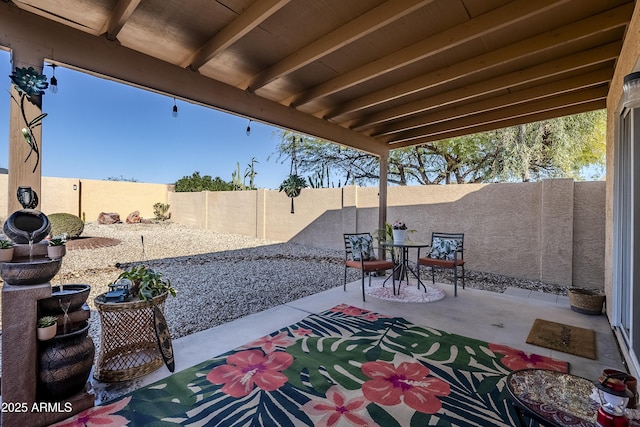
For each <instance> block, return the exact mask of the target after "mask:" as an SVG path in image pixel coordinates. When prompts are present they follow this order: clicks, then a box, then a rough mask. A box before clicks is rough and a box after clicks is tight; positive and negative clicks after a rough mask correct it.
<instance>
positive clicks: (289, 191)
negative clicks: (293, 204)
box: [278, 173, 307, 197]
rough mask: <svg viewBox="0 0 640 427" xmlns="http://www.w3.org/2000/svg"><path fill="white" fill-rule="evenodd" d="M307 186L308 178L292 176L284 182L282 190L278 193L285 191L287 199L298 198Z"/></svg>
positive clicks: (281, 186) (281, 185)
mask: <svg viewBox="0 0 640 427" xmlns="http://www.w3.org/2000/svg"><path fill="white" fill-rule="evenodd" d="M306 186H307V180H306V178H303V177H301V176H300V175H298V174H295V173H294V174H291V175H289V176H288V177H287V179H285V180H284V181H282V184H280V189H279V190H278V191H284V192H285V194H286V195H287V197H298V196H299V195H300V190H302V189H303V188H305V187H306Z"/></svg>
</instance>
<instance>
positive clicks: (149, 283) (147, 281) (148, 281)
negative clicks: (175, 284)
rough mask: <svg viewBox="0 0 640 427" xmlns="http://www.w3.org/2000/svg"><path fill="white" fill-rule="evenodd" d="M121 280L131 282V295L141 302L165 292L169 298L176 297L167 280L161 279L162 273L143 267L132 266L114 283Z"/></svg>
mask: <svg viewBox="0 0 640 427" xmlns="http://www.w3.org/2000/svg"><path fill="white" fill-rule="evenodd" d="M121 280H129V281H130V282H131V287H130V291H131V294H132V295H133V296H137V297H138V298H140V299H141V300H145V301H149V300H151V299H152V298H154V297H157V296H158V295H162V294H163V293H165V292H169V293H170V294H171V296H174V297H175V296H176V290H175V289H174V288H172V287H171V281H170V280H169V279H166V278H163V277H162V273H158V272H155V271H154V270H153V269H151V268H149V267H147V266H144V265H138V266H133V267H131V268H129V269H128V270H126V271H123V272H122V273H121V274H120V275H119V276H118V278H117V279H116V281H115V282H114V283H117V282H120V281H121Z"/></svg>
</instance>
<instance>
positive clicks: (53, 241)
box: [49, 235, 67, 246]
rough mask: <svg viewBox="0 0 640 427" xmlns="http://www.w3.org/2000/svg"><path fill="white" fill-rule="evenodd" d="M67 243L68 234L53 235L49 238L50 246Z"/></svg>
mask: <svg viewBox="0 0 640 427" xmlns="http://www.w3.org/2000/svg"><path fill="white" fill-rule="evenodd" d="M65 243H67V236H65V235H62V236H53V237H52V238H51V239H49V246H62V245H64V244H65Z"/></svg>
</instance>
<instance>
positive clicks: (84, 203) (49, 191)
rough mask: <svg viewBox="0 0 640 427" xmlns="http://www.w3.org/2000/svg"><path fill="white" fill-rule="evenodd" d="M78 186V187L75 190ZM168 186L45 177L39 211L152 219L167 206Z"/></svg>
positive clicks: (2, 214)
mask: <svg viewBox="0 0 640 427" xmlns="http://www.w3.org/2000/svg"><path fill="white" fill-rule="evenodd" d="M7 186H8V179H7V175H6V174H0V188H4V189H5V191H6V188H7ZM74 186H75V188H74ZM168 191H169V186H168V185H165V184H146V183H138V182H119V181H101V180H86V179H83V180H80V179H77V178H54V177H43V178H42V191H41V193H42V194H38V197H39V199H40V207H39V209H40V210H41V211H42V212H44V213H45V214H52V213H59V212H67V213H71V214H74V215H77V216H79V217H80V218H82V217H83V214H84V217H85V219H86V221H95V220H96V219H97V218H98V215H99V214H100V212H117V213H119V214H120V217H121V219H122V221H124V220H125V218H126V216H127V215H129V214H130V213H131V212H134V211H139V212H140V215H141V216H142V217H144V218H152V217H153V205H154V204H156V203H158V202H161V203H167V199H168ZM7 210H8V205H7V197H0V218H6V217H7V216H8V215H9V214H10V212H7Z"/></svg>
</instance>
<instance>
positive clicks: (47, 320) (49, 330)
mask: <svg viewBox="0 0 640 427" xmlns="http://www.w3.org/2000/svg"><path fill="white" fill-rule="evenodd" d="M57 328H58V318H57V317H56V316H43V317H40V318H39V319H38V329H37V331H36V332H37V337H38V339H39V340H40V341H46V340H50V339H51V338H53V337H55V336H56V330H57Z"/></svg>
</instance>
